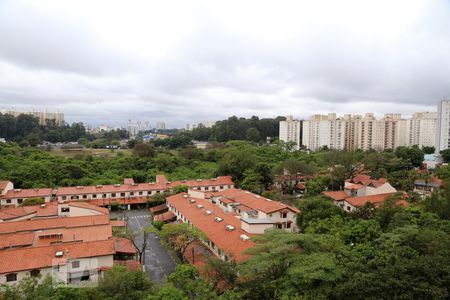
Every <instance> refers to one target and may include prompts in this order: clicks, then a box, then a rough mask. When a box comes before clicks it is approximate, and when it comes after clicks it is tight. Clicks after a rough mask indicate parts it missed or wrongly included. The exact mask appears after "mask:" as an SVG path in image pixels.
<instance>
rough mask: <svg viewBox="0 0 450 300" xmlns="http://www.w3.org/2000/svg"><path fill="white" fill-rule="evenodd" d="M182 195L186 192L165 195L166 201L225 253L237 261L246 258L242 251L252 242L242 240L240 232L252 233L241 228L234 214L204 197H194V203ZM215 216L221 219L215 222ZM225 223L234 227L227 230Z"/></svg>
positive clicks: (251, 244) (250, 245)
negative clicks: (210, 212) (224, 210)
mask: <svg viewBox="0 0 450 300" xmlns="http://www.w3.org/2000/svg"><path fill="white" fill-rule="evenodd" d="M184 195H187V194H186V193H182V194H177V195H173V196H170V197H167V203H168V204H170V205H173V206H174V207H175V208H176V209H177V210H178V211H180V212H181V213H182V214H183V215H184V216H185V217H186V218H187V219H188V220H189V221H190V222H191V223H192V224H193V225H194V226H195V227H196V228H198V229H199V230H201V231H202V232H204V233H205V234H206V235H207V236H208V239H209V240H210V241H212V242H213V243H214V244H215V245H216V246H217V247H219V248H220V249H221V250H222V251H224V253H225V254H227V255H229V256H231V257H232V258H233V259H235V260H237V261H241V260H244V259H246V258H248V255H246V254H244V253H243V252H244V250H246V249H248V248H250V247H252V246H253V245H254V243H253V242H252V241H251V240H247V241H243V240H242V239H241V238H240V236H241V235H242V234H245V235H247V236H252V235H251V234H248V233H247V232H245V231H244V230H242V229H241V221H240V220H239V219H238V218H237V215H236V214H234V213H225V212H223V211H222V209H220V207H218V206H216V205H214V204H212V203H210V202H209V201H208V200H205V199H198V198H195V203H191V202H190V201H189V200H190V199H192V197H188V198H185V196H184ZM199 204H200V205H203V207H202V208H198V206H197V205H199ZM206 210H210V211H212V212H213V213H212V214H210V215H207V214H206ZM215 217H220V218H222V221H221V222H216V221H215ZM225 225H232V226H234V227H235V229H234V230H232V231H228V230H227V229H226V228H225ZM169 226H170V225H169Z"/></svg>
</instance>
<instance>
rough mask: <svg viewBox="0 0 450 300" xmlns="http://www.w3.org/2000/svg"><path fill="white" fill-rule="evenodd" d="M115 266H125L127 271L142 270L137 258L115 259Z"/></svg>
mask: <svg viewBox="0 0 450 300" xmlns="http://www.w3.org/2000/svg"><path fill="white" fill-rule="evenodd" d="M113 263H114V265H115V266H125V267H127V270H128V271H129V272H131V271H142V265H141V263H140V262H139V261H137V260H115V261H114V262H113Z"/></svg>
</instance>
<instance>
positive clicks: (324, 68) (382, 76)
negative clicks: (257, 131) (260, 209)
mask: <svg viewBox="0 0 450 300" xmlns="http://www.w3.org/2000/svg"><path fill="white" fill-rule="evenodd" d="M449 9H450V2H449V1H445V0H437V1H426V0H411V1H407V0H399V1H395V2H392V1H387V0H381V1H356V0H343V1H331V0H330V1H325V0H324V1H286V2H283V4H280V2H278V1H267V2H261V1H253V0H249V1H245V3H242V2H241V1H217V2H216V1H214V3H213V2H209V1H162V2H150V1H133V2H129V1H114V2H111V1H88V2H82V1H56V0H48V1H33V2H29V1H21V0H14V1H13V0H5V1H1V2H0V40H1V41H2V46H1V47H0V107H19V108H24V109H32V108H35V107H37V108H39V109H42V108H47V109H48V110H50V111H57V110H59V111H61V112H63V113H64V114H65V116H66V121H68V122H70V123H71V122H83V123H86V124H91V125H101V124H105V123H106V124H109V125H110V126H123V127H125V126H126V125H127V120H128V119H130V118H131V119H136V120H150V121H151V122H153V123H155V122H157V121H158V120H164V122H165V123H166V124H167V126H168V127H177V128H183V127H184V126H185V124H192V123H198V122H202V121H205V120H221V119H225V118H227V117H229V116H232V115H236V116H242V117H251V116H252V115H256V116H259V117H261V118H263V117H276V116H284V115H288V114H289V115H294V116H295V117H296V118H302V119H306V118H308V117H309V116H310V115H313V114H326V113H328V112H335V113H336V114H338V115H341V114H344V113H351V114H364V113H365V112H366V111H371V112H374V113H375V115H376V116H378V117H380V116H382V115H384V114H385V113H401V114H402V115H405V116H410V115H412V114H413V113H414V112H423V111H435V108H436V106H437V104H438V102H439V101H440V100H442V99H448V98H450V97H449V96H450V86H449V85H448V78H450V52H449V51H448V49H449V47H450V35H449V34H448V32H450V18H448V11H449ZM117 20H121V21H120V22H118V21H117Z"/></svg>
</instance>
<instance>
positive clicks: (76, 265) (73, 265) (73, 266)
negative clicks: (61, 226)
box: [72, 260, 80, 269]
mask: <svg viewBox="0 0 450 300" xmlns="http://www.w3.org/2000/svg"><path fill="white" fill-rule="evenodd" d="M79 267H80V261H79V260H75V261H73V262H72V268H74V269H77V268H79Z"/></svg>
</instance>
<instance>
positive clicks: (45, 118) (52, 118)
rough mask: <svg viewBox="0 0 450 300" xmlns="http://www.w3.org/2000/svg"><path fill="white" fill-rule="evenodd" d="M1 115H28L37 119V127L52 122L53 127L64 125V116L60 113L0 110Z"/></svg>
mask: <svg viewBox="0 0 450 300" xmlns="http://www.w3.org/2000/svg"><path fill="white" fill-rule="evenodd" d="M0 113H2V114H8V115H12V116H14V117H18V116H20V115H30V116H33V117H36V118H38V120H39V125H46V124H47V122H53V123H54V124H55V125H64V114H63V113H60V112H48V111H46V110H45V111H35V110H33V111H20V110H14V109H2V110H1V111H0Z"/></svg>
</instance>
